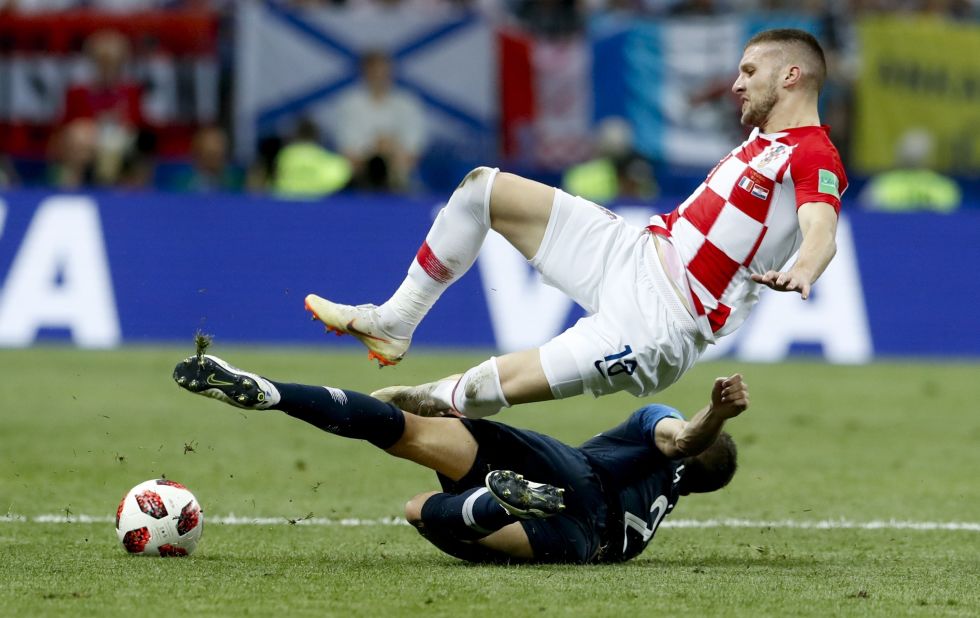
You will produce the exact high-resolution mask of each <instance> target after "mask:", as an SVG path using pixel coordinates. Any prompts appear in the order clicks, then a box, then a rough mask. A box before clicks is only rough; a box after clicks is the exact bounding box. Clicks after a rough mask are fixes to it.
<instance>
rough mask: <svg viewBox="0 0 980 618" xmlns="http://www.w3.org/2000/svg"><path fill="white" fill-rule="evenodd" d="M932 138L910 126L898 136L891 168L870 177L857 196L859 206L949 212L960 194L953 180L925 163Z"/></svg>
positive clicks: (905, 210) (925, 132) (960, 196)
mask: <svg viewBox="0 0 980 618" xmlns="http://www.w3.org/2000/svg"><path fill="white" fill-rule="evenodd" d="M934 148H935V140H934V138H933V136H932V134H931V133H929V132H928V131H926V130H924V129H911V130H909V131H907V132H906V133H905V134H904V135H903V136H902V137H901V139H899V142H898V147H897V153H896V162H897V165H896V167H895V169H892V170H889V171H886V172H882V173H880V174H878V175H876V176H874V177H872V178H871V179H870V180H869V181H868V184H867V185H865V187H864V190H863V191H862V192H861V195H860V196H859V198H858V199H859V202H860V203H861V205H862V206H864V207H865V208H868V209H873V210H882V211H890V212H909V211H913V210H932V211H936V212H951V211H953V210H956V209H957V208H959V206H960V202H961V201H962V195H961V191H960V187H959V185H958V184H957V183H956V181H955V180H953V179H952V178H949V177H948V176H944V175H942V174H940V173H938V172H936V171H934V170H932V169H929V167H928V165H929V162H930V160H931V159H932V153H933V150H934Z"/></svg>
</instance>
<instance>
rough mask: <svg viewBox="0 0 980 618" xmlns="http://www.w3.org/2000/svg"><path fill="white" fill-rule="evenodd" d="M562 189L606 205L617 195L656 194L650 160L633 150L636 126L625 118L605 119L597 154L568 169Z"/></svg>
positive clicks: (644, 197) (648, 196)
mask: <svg viewBox="0 0 980 618" xmlns="http://www.w3.org/2000/svg"><path fill="white" fill-rule="evenodd" d="M562 188H563V189H564V190H565V191H567V192H568V193H571V194H572V195H579V196H581V197H584V198H586V199H588V200H590V201H593V202H596V203H599V204H603V203H608V202H611V201H613V200H615V199H617V198H627V199H640V200H648V199H652V198H654V197H656V194H657V181H656V179H655V178H654V175H653V168H652V167H651V166H650V162H649V161H647V160H646V159H644V158H643V157H642V156H640V155H639V154H638V153H637V152H636V151H635V150H634V149H633V129H632V127H630V125H629V123H628V122H627V121H626V120H624V119H623V118H619V117H615V116H610V117H608V118H605V119H604V120H603V121H602V122H601V123H599V127H598V129H597V130H596V157H595V158H594V159H591V160H589V161H586V162H585V163H581V164H579V165H576V166H574V167H572V168H569V170H568V171H567V172H565V175H564V177H563V178H562Z"/></svg>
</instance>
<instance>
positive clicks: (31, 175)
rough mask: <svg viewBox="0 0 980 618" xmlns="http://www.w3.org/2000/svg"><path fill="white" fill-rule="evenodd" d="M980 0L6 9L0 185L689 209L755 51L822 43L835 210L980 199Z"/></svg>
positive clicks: (126, 2) (160, 4)
mask: <svg viewBox="0 0 980 618" xmlns="http://www.w3.org/2000/svg"><path fill="white" fill-rule="evenodd" d="M978 17H980V0H904V1H901V0H900V1H885V0H809V1H798V2H789V1H783V0H728V1H723V0H696V1H689V2H681V1H676V0H319V1H313V0H307V1H299V0H294V1H282V2H277V1H273V0H266V1H259V0H245V1H241V2H236V1H232V0H7V1H3V0H0V188H2V189H5V190H11V189H16V188H20V187H23V188H32V187H41V188H45V189H52V190H64V191H76V190H111V191H166V192H189V193H190V192H193V193H203V192H255V193H271V194H275V195H280V196H284V197H298V198H303V199H310V198H313V199H316V198H320V197H324V196H328V195H331V194H334V193H336V192H339V191H371V192H391V193H399V194H419V195H425V194H433V193H444V192H447V191H450V190H452V188H453V187H454V186H455V185H456V183H457V182H458V181H459V179H460V178H461V177H462V175H464V174H465V173H466V171H467V170H468V169H470V168H471V167H473V166H475V165H481V164H486V165H496V166H500V167H502V168H506V169H508V170H512V171H517V172H520V173H523V174H525V175H528V176H530V177H533V178H537V179H540V180H542V181H544V182H548V183H551V184H556V185H563V186H565V187H566V188H567V189H568V190H570V191H572V192H575V193H578V194H580V195H584V196H587V197H590V198H592V199H595V200H597V201H600V202H603V203H608V202H615V201H617V200H620V201H622V200H629V201H652V200H658V199H659V200H673V201H676V200H678V199H682V198H683V197H684V196H685V195H686V194H687V193H688V192H689V191H690V190H691V189H693V188H694V187H695V186H696V185H697V184H698V183H699V182H700V180H701V179H702V178H703V177H704V175H705V173H706V172H707V171H708V169H709V168H710V167H711V166H712V165H713V164H714V163H715V162H716V161H717V160H718V158H720V156H721V155H723V154H724V153H725V152H727V151H728V150H730V149H731V148H732V147H734V145H736V144H737V143H739V142H740V141H741V139H743V138H744V136H745V134H746V131H745V129H744V128H743V127H741V126H740V125H739V123H738V104H737V101H736V100H735V97H734V95H732V94H731V92H730V87H731V84H732V82H733V81H734V79H735V77H736V66H737V62H738V59H739V57H740V55H741V50H742V46H743V45H744V42H745V41H746V40H747V39H748V38H749V37H750V36H751V35H752V34H754V33H755V32H757V31H759V30H762V29H765V28H768V27H786V26H790V27H800V28H804V29H807V30H809V31H811V32H813V33H814V34H815V35H817V36H818V38H819V39H820V40H821V41H822V42H823V44H824V46H825V49H826V52H827V57H828V63H829V73H830V79H829V80H828V83H827V86H826V88H825V92H824V95H823V97H822V101H821V113H822V118H823V120H824V122H825V123H826V124H829V125H830V126H831V134H832V138H833V140H834V142H835V143H836V144H837V146H838V148H839V149H840V151H841V154H842V157H843V158H844V162H845V165H846V167H847V169H848V171H849V174H850V176H851V180H852V183H851V189H850V191H849V193H848V195H847V199H846V201H845V207H846V208H875V209H884V210H890V211H905V210H922V209H928V210H935V211H940V212H949V211H952V210H955V209H957V208H971V207H972V208H980V21H978Z"/></svg>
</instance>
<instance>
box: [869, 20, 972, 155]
mask: <svg viewBox="0 0 980 618" xmlns="http://www.w3.org/2000/svg"><path fill="white" fill-rule="evenodd" d="M858 31H859V36H860V42H861V70H860V73H859V76H858V80H857V84H856V93H855V94H856V109H855V114H854V128H855V131H854V152H853V155H854V157H853V163H854V167H855V168H856V169H857V170H858V171H860V172H865V173H867V172H874V171H879V170H882V169H887V168H889V167H892V166H893V165H895V162H896V150H897V148H898V145H899V142H900V140H901V139H902V137H903V136H904V135H906V134H907V133H908V132H909V131H914V130H917V129H925V130H927V131H928V132H930V133H932V135H933V136H934V137H935V150H934V152H933V155H932V160H931V161H930V163H931V165H932V167H934V168H935V169H939V170H944V171H951V172H968V171H974V172H975V171H977V170H980V25H977V24H971V23H955V22H952V21H948V20H944V19H942V18H929V17H904V18H902V17H877V18H866V19H863V20H861V22H860V23H859V25H858Z"/></svg>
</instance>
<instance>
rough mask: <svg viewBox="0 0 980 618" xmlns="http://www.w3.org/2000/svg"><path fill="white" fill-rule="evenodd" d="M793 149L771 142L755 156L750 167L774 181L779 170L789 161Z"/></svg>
mask: <svg viewBox="0 0 980 618" xmlns="http://www.w3.org/2000/svg"><path fill="white" fill-rule="evenodd" d="M793 148H795V146H789V145H787V144H781V143H779V142H773V143H771V144H769V145H768V146H766V147H765V148H764V149H763V150H762V152H760V153H759V154H758V155H756V156H755V157H754V158H753V159H752V162H751V164H750V165H751V166H752V167H754V168H755V169H757V170H759V171H760V172H762V173H763V174H765V175H766V176H767V177H768V178H773V179H775V178H776V177H777V176H778V175H779V170H780V168H782V167H783V164H785V163H786V161H788V160H789V157H790V155H791V154H792V153H793Z"/></svg>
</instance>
